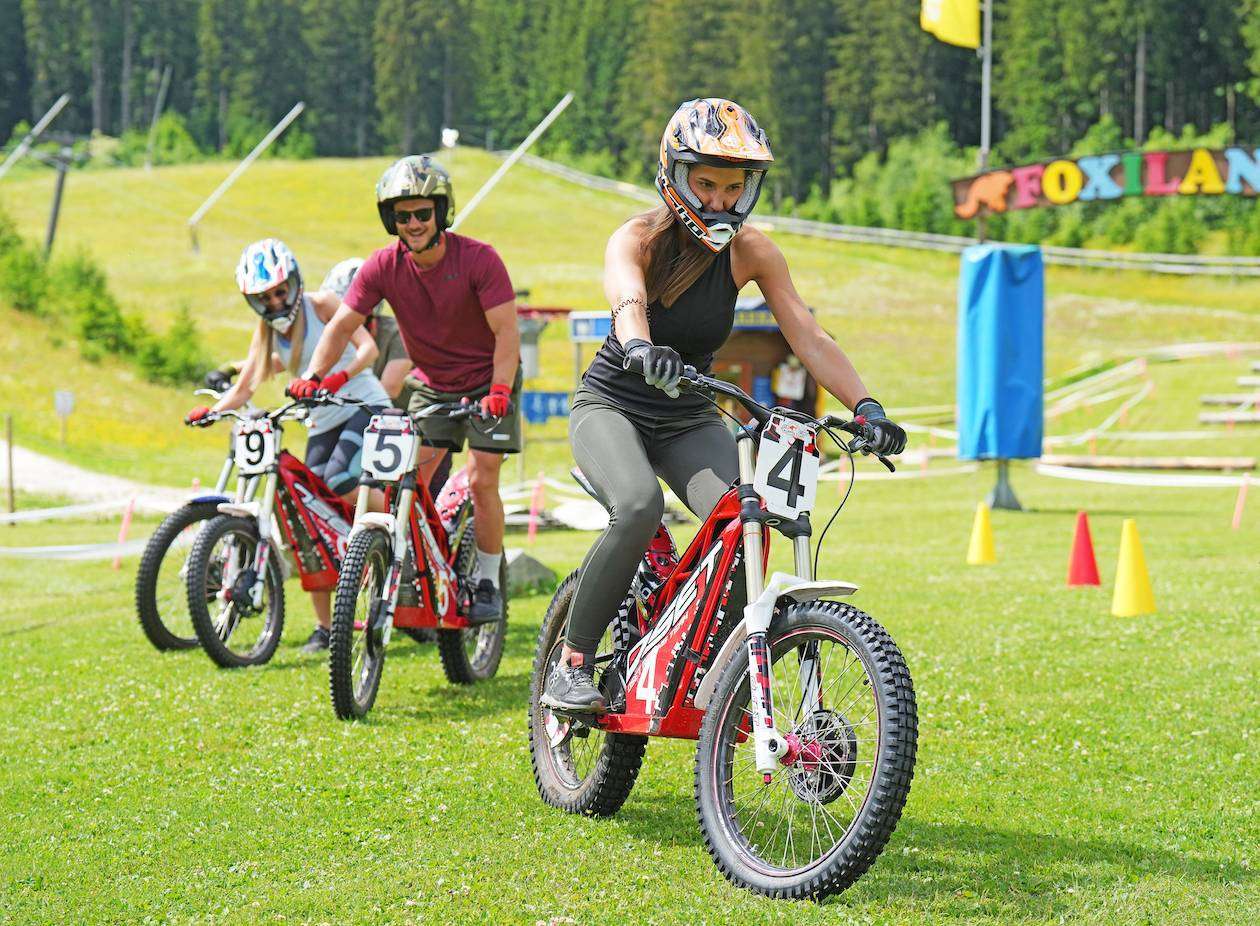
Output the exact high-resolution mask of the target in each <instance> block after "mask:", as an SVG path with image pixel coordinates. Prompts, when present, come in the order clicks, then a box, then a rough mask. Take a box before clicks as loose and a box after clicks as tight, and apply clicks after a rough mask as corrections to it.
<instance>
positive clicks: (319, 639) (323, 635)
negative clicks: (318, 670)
mask: <svg viewBox="0 0 1260 926" xmlns="http://www.w3.org/2000/svg"><path fill="white" fill-rule="evenodd" d="M326 649H328V631H327V630H325V629H324V628H323V627H316V628H315V629H314V630H313V631H311V635H310V637H309V638H308V639H307V641H306V642H305V643H303V644H302V652H304V653H322V652H323V651H324V650H326Z"/></svg>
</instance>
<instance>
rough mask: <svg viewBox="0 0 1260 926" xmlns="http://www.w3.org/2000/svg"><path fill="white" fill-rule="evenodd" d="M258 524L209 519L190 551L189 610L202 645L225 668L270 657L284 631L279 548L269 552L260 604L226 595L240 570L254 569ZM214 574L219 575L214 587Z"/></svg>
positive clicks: (258, 662) (230, 518)
mask: <svg viewBox="0 0 1260 926" xmlns="http://www.w3.org/2000/svg"><path fill="white" fill-rule="evenodd" d="M258 543H259V539H258V525H257V524H256V523H255V522H254V521H253V519H251V518H238V517H234V516H232V515H226V514H221V515H218V516H216V517H214V518H212V519H210V520H209V521H207V522H206V523H205V526H204V527H202V529H201V531H200V533H198V534H197V539H196V540H194V541H193V546H192V551H191V552H190V553H189V554H188V575H187V591H188V612H189V614H190V615H191V616H192V623H193V628H194V629H195V630H196V631H197V639H198V640H199V641H200V642H201V648H202V649H204V650H205V651H206V655H207V656H209V657H210V658H211V659H212V660H213V661H214V663H215V664H216V665H218V666H220V667H221V668H224V669H240V668H244V667H245V666H258V665H262V664H263V663H265V662H267V661H269V660H270V659H271V657H272V656H273V655H275V652H276V647H277V646H279V645H280V634H281V632H282V631H283V630H284V576H283V573H282V572H281V571H280V560H279V559H278V558H277V555H276V548H275V547H272V548H271V551H270V553H269V554H268V556H267V568H266V575H265V576H264V578H263V590H262V602H261V605H260V607H258V608H254V607H252V605H247V606H245V607H239V606H238V605H237V604H236V603H234V602H233V601H231V600H230V598H229V597H228V596H226V595H225V594H224V591H225V590H224V586H225V585H226V586H229V587H230V586H231V585H232V583H233V581H234V580H235V579H236V578H237V577H239V576H240V574H241V572H242V570H245V569H252V568H253V562H254V558H255V556H256V554H257V552H258ZM212 578H215V579H217V581H216V582H215V584H214V588H213V589H211V588H210V581H211V579H212Z"/></svg>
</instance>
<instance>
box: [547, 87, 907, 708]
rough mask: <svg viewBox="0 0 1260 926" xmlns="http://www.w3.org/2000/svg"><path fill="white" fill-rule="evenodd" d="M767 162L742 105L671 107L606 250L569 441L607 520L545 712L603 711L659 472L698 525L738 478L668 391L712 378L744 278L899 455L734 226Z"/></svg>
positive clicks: (722, 435)
mask: <svg viewBox="0 0 1260 926" xmlns="http://www.w3.org/2000/svg"><path fill="white" fill-rule="evenodd" d="M772 162H773V157H772V155H771V153H770V146H769V144H768V142H767V140H766V135H765V133H764V132H763V131H762V130H761V128H760V127H759V126H758V125H757V122H756V121H755V120H754V119H753V117H752V116H751V115H750V114H749V113H748V112H747V111H746V110H744V108H743V107H741V106H739V105H738V104H736V103H733V102H731V101H730V100H723V99H697V100H690V101H688V102H686V103H683V104H682V105H681V106H680V107H679V108H678V110H677V112H675V113H674V115H673V117H672V118H671V119H670V121H669V124H668V125H667V126H666V128H665V134H664V137H663V138H662V139H661V148H660V161H659V170H658V173H657V178H656V187H657V191H658V192H659V193H660V195H661V198H662V199H663V200H664V203H665V204H664V205H663V206H661V207H659V208H657V209H656V210H654V211H652V212H649V213H645V214H643V215H639V216H636V217H634V218H632V219H630V220H629V221H628V222H626V223H625V224H624V225H622V226H621V227H620V228H618V229H617V230H616V231H615V232H614V233H613V235H612V237H611V238H610V239H609V241H608V246H607V249H606V252H605V257H604V293H605V295H606V296H607V298H608V300H609V303H610V305H611V307H612V317H613V330H612V332H611V333H610V334H609V336H608V338H607V340H605V341H604V343H603V345H601V347H600V349H599V352H598V353H597V354H596V356H595V359H594V361H593V362H592V363H591V365H590V367H589V368H588V369H587V371H586V373H585V375H584V376H583V379H582V386H581V388H580V389H579V390H578V392H577V394H576V395H575V396H574V401H573V405H572V412H571V416H570V418H569V439H570V441H571V443H572V445H573V456H574V459H575V460H576V461H577V463H578V465H579V466H580V467H581V470H582V472H583V474H584V475H585V477H586V479H587V480H589V482H590V484H591V485H592V486H593V487H594V489H595V491H596V492H597V493H598V495H599V498H600V501H602V502H603V503H604V505H605V506H606V507H607V508H608V510H609V512H610V515H611V516H610V519H609V524H608V527H607V529H606V530H605V531H604V533H603V534H601V535H600V537H599V538H598V539H597V540H596V541H595V544H594V545H593V546H592V547H591V549H590V552H588V553H587V555H586V559H585V561H584V562H583V564H582V570H581V577H580V578H579V580H578V585H577V588H576V590H575V592H574V597H573V601H572V605H571V608H570V612H569V613H570V615H571V616H570V619H569V624H568V629H567V633H566V635H565V645H564V648H563V650H562V651H561V655H560V664H559V665H558V666H557V668H556V670H555V671H554V672H552V673H551V675H550V677H549V678H548V680H547V683H546V687H545V689H544V691H543V693H542V696H541V698H540V700H541V701H542V703H543V704H545V705H547V706H548V707H551V708H554V709H558V710H561V711H573V712H596V713H598V712H602V711H604V710H605V709H607V706H608V705H607V704H606V702H605V698H604V695H603V694H602V693H601V692H600V690H599V689H598V688H597V687H596V686H595V684H594V679H593V670H594V659H595V652H596V648H597V646H598V644H599V641H600V638H601V637H602V636H603V634H604V632H605V630H606V629H607V628H608V625H609V624H610V623H611V622H612V620H613V618H614V617H615V616H616V613H617V609H618V606H619V605H620V604H621V602H622V600H623V599H624V598H625V595H626V590H627V588H628V587H629V586H630V582H631V579H632V578H633V576H634V574H635V570H636V568H637V567H638V564H639V562H640V561H641V560H642V558H643V554H644V551H645V550H646V549H647V547H648V544H649V542H650V541H651V540H652V537H653V535H654V534H655V532H656V529H657V527H658V525H659V524H660V522H661V515H662V513H663V509H664V498H663V496H662V493H661V488H660V485H659V483H658V482H657V477H658V476H659V477H660V478H662V479H664V480H665V482H666V483H667V484H668V485H669V487H670V488H671V489H672V490H673V491H674V492H675V493H676V494H677V495H678V497H679V498H680V499H682V500H683V501H684V502H685V503H686V505H687V507H688V508H690V509H691V510H692V512H694V513H695V514H696V515H697V516H698V517H699V518H701V519H704V518H705V517H706V516H707V515H708V514H709V512H710V511H711V510H712V509H713V507H714V505H716V504H717V502H718V500H719V499H720V498H721V497H722V495H723V494H724V493H725V492H726V491H727V489H728V488H729V487H730V485H731V482H732V481H733V480H734V479H735V478H736V477H737V475H738V464H737V457H736V450H735V440H734V438H733V437H732V435H731V433H730V432H729V431H728V430H727V428H726V427H725V425H724V424H723V423H722V421H721V419H720V418H719V415H718V412H717V410H716V409H715V408H714V407H713V405H712V404H710V403H709V402H707V401H706V400H705V399H704V398H703V397H701V396H700V395H698V394H696V393H694V392H684V393H681V394H680V392H679V389H678V383H679V380H680V378H681V376H682V373H683V367H684V365H689V366H692V367H695V368H696V369H697V370H699V371H700V372H701V373H708V372H709V370H710V367H711V362H712V359H713V354H714V352H715V351H717V350H718V349H719V348H720V347H721V346H722V345H723V343H725V341H726V339H727V337H728V336H729V335H730V333H731V328H732V325H733V324H734V319H735V298H736V296H737V295H738V294H739V291H740V290H741V289H742V288H743V287H744V286H745V285H746V284H747V283H749V282H756V283H757V286H758V287H759V288H760V289H761V293H762V295H763V296H764V297H765V299H766V302H767V303H768V304H769V307H770V311H771V313H773V315H774V318H775V320H776V321H777V322H778V324H779V327H780V329H781V330H782V332H783V334H784V336H785V337H786V338H787V341H788V344H789V345H790V346H791V348H792V351H793V353H795V354H796V356H798V357H799V358H800V359H801V361H802V363H804V365H805V368H806V369H807V370H808V371H809V372H810V373H811V374H812V375H813V377H814V378H815V379H816V380H817V381H818V382H819V384H820V385H821V386H822V387H823V388H824V389H826V390H827V391H828V392H829V393H830V394H831V395H833V396H835V397H836V398H837V399H839V400H840V401H841V402H843V403H844V404H845V406H846V407H848V408H849V409H851V410H852V411H853V412H854V414H855V415H860V416H863V417H864V418H865V420H866V421H867V422H868V423H869V424H870V425H872V426H873V427H872V429H871V433H872V435H873V439H872V442H871V444H870V447H871V449H872V450H874V451H876V452H878V453H880V454H896V453H900V452H901V451H902V450H903V449H905V442H906V435H905V431H903V430H902V429H901V428H900V427H899V426H898V425H896V424H894V423H893V422H892V421H890V420H888V417H887V415H886V414H885V413H884V409H883V407H882V406H881V405H880V404H879V403H878V402H876V401H875V400H874V399H872V398H871V397H870V395H869V393H868V391H867V389H866V386H865V385H863V383H862V379H861V377H859V376H858V373H857V371H856V370H855V369H854V367H853V364H852V363H851V362H850V361H849V359H848V357H846V356H845V354H844V352H843V351H842V350H841V349H840V347H839V346H838V345H837V344H836V342H835V341H833V340H832V339H831V338H830V337H829V336H828V335H827V333H826V332H824V331H823V330H822V328H821V327H819V325H818V323H817V322H816V321H815V320H814V317H813V316H812V315H811V314H810V312H809V309H808V308H806V306H805V304H804V302H803V301H802V300H801V297H800V296H799V295H798V294H797V292H796V288H795V287H794V286H793V284H792V278H791V276H790V274H789V273H788V267H787V262H786V261H785V260H784V257H783V254H782V253H781V252H780V250H779V248H778V247H777V246H776V245H775V244H774V242H772V241H771V240H770V239H769V238H767V237H766V236H765V235H764V234H762V233H761V232H760V231H758V230H757V229H756V228H753V227H751V226H749V227H744V222H745V220H746V219H747V218H748V215H749V214H750V213H751V212H752V209H753V206H754V205H755V204H756V202H757V197H758V194H759V193H760V191H761V185H762V181H763V179H764V177H765V173H766V171H767V170H768V169H769V167H770V165H771V163H772ZM741 586H742V583H740V582H738V581H736V582H735V583H733V585H732V590H731V596H732V599H734V598H735V597H736V596H740V597H742V596H743V591H742V588H741ZM740 604H742V601H741V602H740ZM735 606H736V603H735V601H734V600H732V610H735Z"/></svg>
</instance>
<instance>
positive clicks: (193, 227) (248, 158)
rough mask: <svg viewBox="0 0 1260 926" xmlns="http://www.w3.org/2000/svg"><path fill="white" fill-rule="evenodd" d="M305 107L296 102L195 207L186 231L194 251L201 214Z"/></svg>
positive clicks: (216, 200) (217, 199)
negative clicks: (204, 199) (203, 200)
mask: <svg viewBox="0 0 1260 926" xmlns="http://www.w3.org/2000/svg"><path fill="white" fill-rule="evenodd" d="M305 108H306V104H305V103H303V102H298V103H297V105H295V106H294V107H293V108H292V109H290V110H289V112H288V114H287V115H286V116H285V117H284V118H283V119H281V120H280V121H279V122H277V123H276V124H275V127H274V128H273V129H272V130H271V131H270V132H268V133H267V134H266V135H265V136H263V140H262V141H260V142H259V143H258V144H256V145H255V146H254V150H253V151H251V152H250V153H249V154H247V155H245V158H244V160H242V161H241V163H239V164H237V165H236V167H234V168H233V169H232V172H231V173H230V174H228V175H227V179H225V180H224V181H223V182H222V183H220V184H219V186H218V187H217V188H216V189H215V191H214V192H213V193H211V194H210V195H209V196H208V197H206V201H205V202H204V203H202V204H201V205H200V206H198V207H197V211H196V212H194V213H193V214H192V215H191V216H190V217H189V218H188V232H189V234H190V235H191V236H192V242H193V250H194V251H195V250H197V223H198V222H200V221H201V219H202V216H204V215H205V214H206V213H207V212H209V211H210V207H211V206H213V205H214V204H215V203H216V202H218V201H219V197H220V196H222V195H223V194H224V193H226V192H227V191H228V188H229V187H231V186H232V184H233V183H235V182H236V178H237V177H239V176H240V175H241V174H243V173H245V171H246V170H247V169H248V168H249V165H251V164H253V163H254V161H256V160H257V159H258V156H259V155H260V154H262V153H263V152H264V151H266V150H267V148H269V147H270V146H271V143H272V142H273V141H275V140H276V139H277V138H278V137H279V136H280V133H281V132H283V131H284V130H285V129H287V128H288V127H289V123H291V122H292V121H293V120H294V119H296V118H297V117H298V116H300V115H302V110H304V109H305Z"/></svg>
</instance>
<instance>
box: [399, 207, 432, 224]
mask: <svg viewBox="0 0 1260 926" xmlns="http://www.w3.org/2000/svg"><path fill="white" fill-rule="evenodd" d="M413 217H414V218H416V219H419V220H420V221H421V222H427V221H429V219H431V218H433V207H432V206H424V207H422V208H420V209H411V210H407V209H395V210H394V222H395V223H397V224H398V225H407V224H408V223H410V222H411V220H412V218H413Z"/></svg>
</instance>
